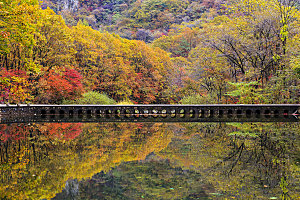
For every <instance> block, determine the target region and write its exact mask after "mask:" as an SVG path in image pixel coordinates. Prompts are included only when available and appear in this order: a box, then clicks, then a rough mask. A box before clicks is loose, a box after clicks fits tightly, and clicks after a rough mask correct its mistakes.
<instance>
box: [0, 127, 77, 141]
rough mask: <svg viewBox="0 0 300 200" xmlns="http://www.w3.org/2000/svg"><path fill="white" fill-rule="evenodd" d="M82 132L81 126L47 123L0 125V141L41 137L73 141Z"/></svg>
mask: <svg viewBox="0 0 300 200" xmlns="http://www.w3.org/2000/svg"><path fill="white" fill-rule="evenodd" d="M81 132H82V129H81V124H71V123H63V124H60V123H51V124H50V123H49V124H44V125H34V126H27V125H24V124H21V125H18V124H12V125H0V141H1V142H3V143H4V142H7V141H8V140H9V141H14V142H15V141H19V140H25V139H26V138H27V137H28V136H30V135H31V137H33V136H35V135H43V136H46V137H47V138H52V139H63V140H73V139H75V138H76V137H78V136H79V135H80V134H81Z"/></svg>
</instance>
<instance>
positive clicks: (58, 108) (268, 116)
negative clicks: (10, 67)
mask: <svg viewBox="0 0 300 200" xmlns="http://www.w3.org/2000/svg"><path fill="white" fill-rule="evenodd" d="M299 108H300V105H299V104H259V105H256V104H211V105H181V104H173V105H172V104H171V105H169V104H168V105H165V104H157V105H153V104H152V105H0V123H12V122H16V123H17V122H23V121H24V122H26V121H27V122H39V121H40V122H233V121H236V122H239V121H241V122H242V121H249V122H260V121H261V122H276V121H278V122H279V121H295V122H297V121H299V118H298V117H299Z"/></svg>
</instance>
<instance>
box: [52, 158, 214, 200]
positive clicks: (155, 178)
mask: <svg viewBox="0 0 300 200" xmlns="http://www.w3.org/2000/svg"><path fill="white" fill-rule="evenodd" d="M209 191H213V188H212V185H210V184H207V183H205V181H204V178H203V177H202V176H201V175H200V174H199V173H197V172H195V171H192V170H183V169H182V168H180V167H172V166H171V165H170V163H169V162H168V160H162V159H159V158H158V157H157V156H155V155H154V154H152V155H151V156H149V158H147V159H146V160H145V161H133V162H126V163H123V164H121V165H119V166H118V167H116V168H114V169H112V170H111V171H109V172H107V173H103V172H101V173H98V174H96V175H94V176H93V177H92V178H91V179H89V180H86V181H82V182H80V185H79V194H78V196H77V199H115V200H118V199H148V200H150V199H151V200H153V199H203V200H204V199H208V196H209V195H208V194H207V193H206V192H209ZM69 198H70V194H69V193H68V192H67V189H64V191H63V192H62V193H61V194H58V195H57V196H56V197H55V199H69Z"/></svg>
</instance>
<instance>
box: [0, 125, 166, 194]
mask: <svg viewBox="0 0 300 200" xmlns="http://www.w3.org/2000/svg"><path fill="white" fill-rule="evenodd" d="M166 127H167V126H165V125H163V124H147V125H143V124H133V123H132V124H84V125H80V124H77V125H76V124H69V125H66V124H34V125H16V124H15V125H11V126H1V129H0V131H1V133H0V139H1V140H0V157H1V163H0V172H1V175H2V174H3V176H1V179H0V198H4V197H14V199H43V198H45V199H49V198H51V197H53V195H54V194H55V193H58V192H60V191H61V190H62V187H63V186H64V184H65V182H66V181H67V180H68V179H70V178H78V179H81V178H87V177H91V176H92V175H94V174H95V173H98V172H100V171H108V170H110V169H111V168H112V167H114V166H117V165H119V164H120V163H121V162H123V161H132V160H142V159H145V157H146V156H147V155H148V154H150V153H151V152H155V151H159V150H161V149H162V148H165V146H166V145H167V144H168V143H169V141H170V139H169V138H171V136H170V134H171V132H170V131H167V129H166ZM17 129H20V131H19V132H18V131H16V130H17ZM81 132H82V134H80V133H81ZM21 133H22V134H23V135H22V137H19V136H18V135H21ZM72 133H73V134H72ZM25 180H26V181H25ZM45 191H47V192H45ZM46 193H47V194H46Z"/></svg>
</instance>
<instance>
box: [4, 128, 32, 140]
mask: <svg viewBox="0 0 300 200" xmlns="http://www.w3.org/2000/svg"><path fill="white" fill-rule="evenodd" d="M29 130H30V127H28V126H22V125H21V126H18V125H16V124H13V125H5V124H1V125H0V142H6V141H8V140H13V141H19V140H23V139H25V138H26V137H27V136H28V135H27V134H29Z"/></svg>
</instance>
